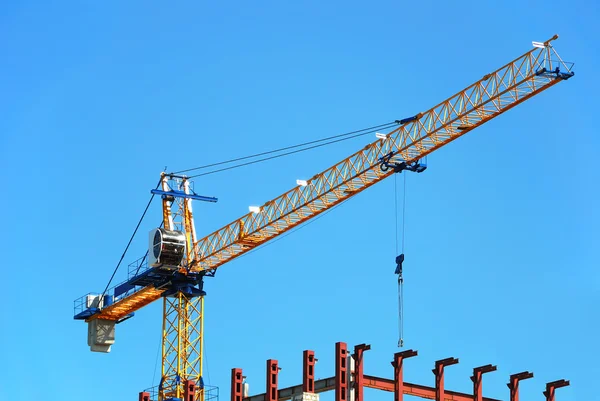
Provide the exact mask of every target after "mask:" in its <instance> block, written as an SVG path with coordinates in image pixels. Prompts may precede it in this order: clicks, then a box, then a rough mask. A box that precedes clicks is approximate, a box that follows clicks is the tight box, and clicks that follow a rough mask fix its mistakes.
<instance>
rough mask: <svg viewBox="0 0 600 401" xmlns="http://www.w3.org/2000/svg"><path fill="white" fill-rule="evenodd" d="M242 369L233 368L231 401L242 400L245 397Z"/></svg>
mask: <svg viewBox="0 0 600 401" xmlns="http://www.w3.org/2000/svg"><path fill="white" fill-rule="evenodd" d="M243 380H244V376H242V369H239V368H234V369H231V401H242V398H244V390H243Z"/></svg>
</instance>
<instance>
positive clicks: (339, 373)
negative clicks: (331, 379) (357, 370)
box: [335, 342, 348, 401]
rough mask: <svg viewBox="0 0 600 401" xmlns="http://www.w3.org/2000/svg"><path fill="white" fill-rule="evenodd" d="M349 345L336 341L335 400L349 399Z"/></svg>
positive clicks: (344, 400) (343, 400) (346, 400)
mask: <svg viewBox="0 0 600 401" xmlns="http://www.w3.org/2000/svg"><path fill="white" fill-rule="evenodd" d="M347 378H348V345H346V343H344V342H338V343H335V401H348V382H347Z"/></svg>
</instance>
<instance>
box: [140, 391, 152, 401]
mask: <svg viewBox="0 0 600 401" xmlns="http://www.w3.org/2000/svg"><path fill="white" fill-rule="evenodd" d="M138 401H150V393H148V392H146V391H142V392H141V393H140V395H139V398H138Z"/></svg>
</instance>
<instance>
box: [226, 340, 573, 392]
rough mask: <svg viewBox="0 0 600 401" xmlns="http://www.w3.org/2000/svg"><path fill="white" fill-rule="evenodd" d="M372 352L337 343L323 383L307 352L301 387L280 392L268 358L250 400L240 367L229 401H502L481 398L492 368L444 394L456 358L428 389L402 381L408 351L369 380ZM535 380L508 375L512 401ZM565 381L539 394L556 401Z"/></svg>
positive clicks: (439, 366)
mask: <svg viewBox="0 0 600 401" xmlns="http://www.w3.org/2000/svg"><path fill="white" fill-rule="evenodd" d="M369 349H371V346H370V345H367V344H359V345H357V346H355V347H354V354H352V355H351V356H350V354H349V352H348V346H347V344H346V343H344V342H338V343H336V344H335V375H334V376H332V377H328V378H326V379H321V380H316V381H315V362H316V358H315V353H314V351H310V350H306V351H304V353H303V369H302V372H303V374H302V384H300V385H296V386H292V387H286V388H282V389H279V388H278V386H277V384H278V374H279V369H278V362H277V360H274V359H269V360H267V377H266V392H265V393H263V394H257V395H253V396H246V397H244V394H243V392H244V386H243V380H244V376H243V372H242V369H240V368H234V369H232V370H231V401H286V400H291V399H294V400H296V399H298V398H297V397H298V396H302V399H303V400H306V399H310V397H306V395H310V394H317V393H322V392H326V391H332V390H333V391H335V401H364V388H365V387H366V388H373V389H377V390H383V391H388V392H393V393H394V401H403V397H404V395H405V394H406V395H411V396H416V397H420V398H425V399H429V400H436V401H500V400H497V399H494V398H488V397H484V396H483V392H482V383H483V380H482V379H483V375H484V374H485V373H489V372H493V371H495V370H496V366H493V365H485V366H479V367H476V368H474V369H473V376H471V381H472V382H473V394H466V393H461V392H457V391H450V390H446V388H445V383H444V369H445V368H446V367H447V366H451V365H455V364H457V363H458V362H459V361H458V359H457V358H446V359H441V360H438V361H436V362H435V364H434V368H433V370H432V372H433V374H434V376H435V386H434V387H430V386H426V385H421V384H415V383H409V382H406V381H404V378H403V371H404V360H405V359H408V358H412V357H414V356H417V355H418V353H417V351H414V350H407V351H402V352H397V353H395V354H394V360H393V361H392V366H393V368H394V377H393V379H387V378H382V377H376V376H370V375H366V374H365V373H364V352H365V351H368V350H369ZM532 377H533V373H531V372H521V373H517V374H513V375H511V376H510V379H509V383H508V384H507V386H508V388H509V390H510V398H509V399H510V401H519V383H520V381H522V380H525V379H530V378H532ZM569 384H570V383H569V381H568V380H564V379H561V380H557V381H553V382H550V383H547V384H546V390H545V391H544V392H543V394H544V396H545V399H546V401H555V392H556V389H558V388H560V387H565V386H568V385H569Z"/></svg>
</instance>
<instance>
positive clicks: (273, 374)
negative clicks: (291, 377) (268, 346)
mask: <svg viewBox="0 0 600 401" xmlns="http://www.w3.org/2000/svg"><path fill="white" fill-rule="evenodd" d="M278 374H279V367H278V366H277V360H276V359H268V360H267V389H266V390H267V391H266V394H265V401H277V398H278V397H277V376H278Z"/></svg>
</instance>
